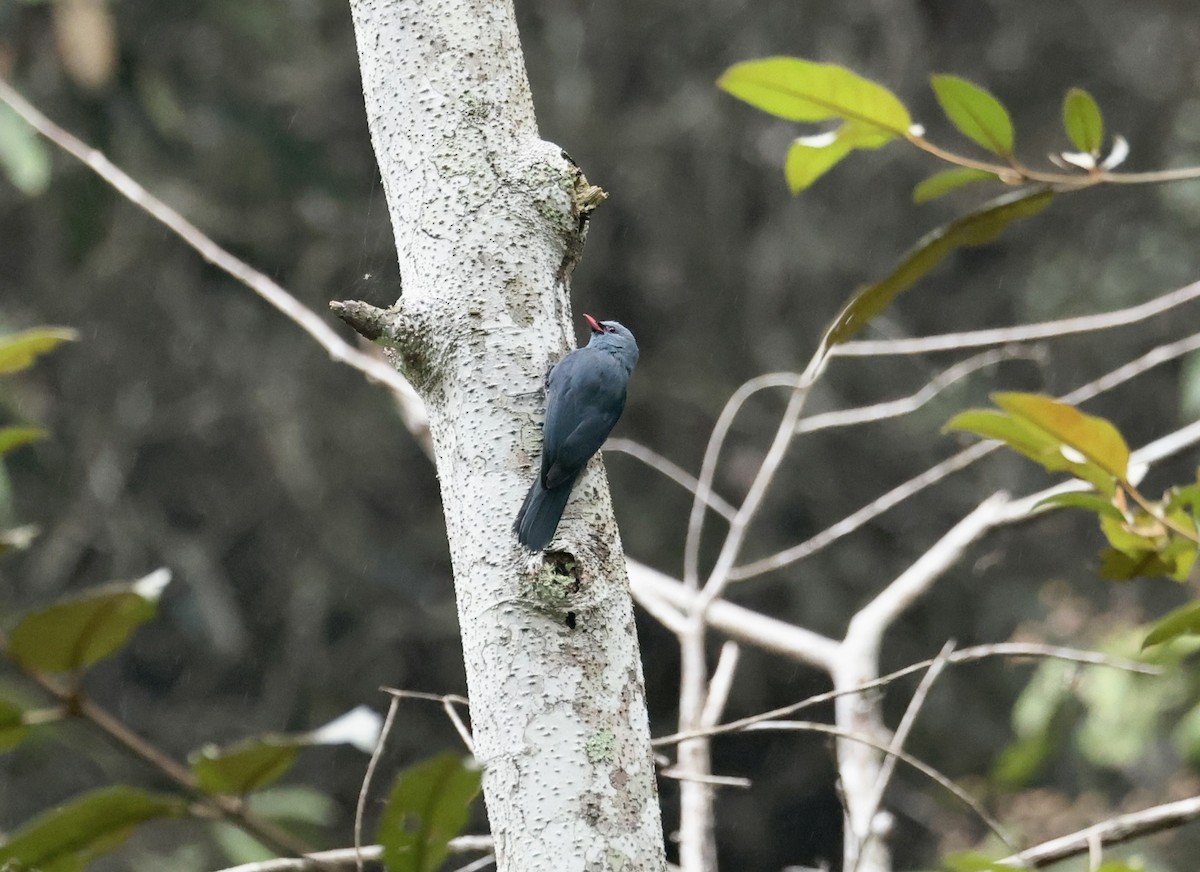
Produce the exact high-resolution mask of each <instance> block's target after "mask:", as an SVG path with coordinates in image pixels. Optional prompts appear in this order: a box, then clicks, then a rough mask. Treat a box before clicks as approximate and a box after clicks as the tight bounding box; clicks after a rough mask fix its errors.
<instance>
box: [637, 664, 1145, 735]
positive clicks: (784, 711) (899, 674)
mask: <svg viewBox="0 0 1200 872" xmlns="http://www.w3.org/2000/svg"><path fill="white" fill-rule="evenodd" d="M992 657H1010V658H1013V659H1026V658H1028V659H1033V660H1046V659H1049V660H1065V661H1067V662H1070V663H1081V664H1084V665H1086V666H1106V667H1108V668H1110V669H1122V670H1124V671H1126V672H1136V673H1140V674H1143V675H1160V674H1162V671H1163V670H1162V668H1161V667H1158V666H1153V665H1151V664H1148V663H1138V662H1137V661H1135V660H1125V659H1122V658H1119V657H1109V656H1108V655H1106V654H1100V653H1097V652H1095V651H1077V650H1075V649H1073V648H1061V647H1058V646H1056V645H1042V644H1037V643H1033V642H997V643H995V644H992V645H977V646H974V647H971V648H962V649H960V650H958V651H955V652H953V653H952V654H951V655H950V656H949V657H947V658H946V661H947V662H948V663H950V664H952V665H958V664H962V663H974V662H976V661H978V660H987V659H990V658H992ZM935 660H936V658H935V659H931V660H922V661H920V662H919V663H912V664H910V665H908V666H905V667H904V668H903V669H897V670H896V671H895V672H889V673H888V674H887V675H883V676H880V677H879V678H876V679H874V680H873V681H869V682H867V683H865V684H863V685H862V686H861V687H854V688H848V689H846V690H830V691H826V692H825V693H819V694H816V695H815V696H810V697H808V698H807V699H803V700H801V701H800V702H794V703H791V704H790V705H785V706H781V707H779V708H776V709H771V710H770V711H766V712H760V713H759V714H756V715H751V716H749V717H745V718H739V719H738V720H736V721H729V722H727V723H724V724H719V725H718V726H715V727H709V728H708V729H705V730H702V731H701V730H697V731H695V732H693V733H672V734H670V735H667V736H660V737H659V738H657V739H655V740H654V741H653V743H652V744H653V745H654V746H655V747H656V748H657V747H665V746H668V745H674V744H676V743H678V742H682V741H683V740H684V739H690V738H696V737H697V736H698V735H705V736H722V735H727V734H729V733H737V732H741V731H742V730H745V729H746V728H747V727H749V726H751V725H752V724H758V723H763V722H764V721H771V720H775V719H777V718H785V717H787V716H789V715H793V714H795V713H796V712H798V711H802V710H803V709H806V708H811V707H813V706H815V705H820V704H821V703H825V702H830V701H831V700H835V699H837V698H838V697H841V696H846V695H848V694H859V693H865V692H866V691H870V690H875V689H877V688H880V687H885V686H886V685H888V684H891V683H892V682H894V681H896V680H898V679H900V678H904V677H905V676H908V675H912V674H913V673H915V672H921V671H923V670H927V669H928V668H929V667H930V666H932V665H933V664H934V662H935Z"/></svg>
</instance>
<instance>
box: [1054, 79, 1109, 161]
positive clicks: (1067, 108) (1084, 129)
mask: <svg viewBox="0 0 1200 872" xmlns="http://www.w3.org/2000/svg"><path fill="white" fill-rule="evenodd" d="M1063 127H1065V128H1066V129H1067V136H1068V137H1070V139H1071V143H1072V144H1073V145H1074V146H1075V147H1076V148H1077V149H1079V150H1080V151H1083V152H1087V153H1088V154H1091V155H1094V156H1099V154H1100V149H1101V148H1102V147H1103V145H1104V117H1103V116H1102V115H1101V114H1100V107H1099V106H1097V105H1096V101H1095V100H1093V99H1092V95H1091V94H1089V93H1088V92H1087V91H1085V90H1083V88H1072V89H1071V90H1069V91H1067V96H1066V97H1065V98H1064V99H1063Z"/></svg>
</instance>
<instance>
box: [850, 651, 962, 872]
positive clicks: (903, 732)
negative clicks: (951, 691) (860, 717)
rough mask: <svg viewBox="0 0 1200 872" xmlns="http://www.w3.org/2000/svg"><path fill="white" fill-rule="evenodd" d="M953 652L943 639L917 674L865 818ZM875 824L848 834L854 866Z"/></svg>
mask: <svg viewBox="0 0 1200 872" xmlns="http://www.w3.org/2000/svg"><path fill="white" fill-rule="evenodd" d="M953 653H954V642H953V641H950V642H947V643H946V644H945V645H944V646H942V650H941V651H940V652H938V656H937V657H935V658H934V660H933V663H931V664H930V666H929V669H927V670H926V671H925V674H924V675H923V676H921V681H920V683H919V684H918V685H917V689H916V690H915V691H913V695H912V698H911V699H910V700H909V701H908V707H907V708H905V710H904V717H902V718H901V719H900V724H899V726H897V727H896V732H895V733H893V734H892V739H891V741H890V742H888V750H887V753H886V754H885V755H884V759H883V766H882V768H881V769H880V770H879V778H878V780H877V781H876V782H875V786H874V788H873V789H872V792H871V797H870V799H869V800H868V802H867V804H866V809H867V811H866V813H865V814H864V817H865V819H866V820H873V819H874V818H875V815H876V814H877V813H878V811H879V809H880V807H881V806H882V805H883V797H884V794H886V793H887V786H888V782H890V781H891V780H892V774H893V773H894V772H895V771H896V761H897V760H899V759H900V758H899V757H897V756H896V752H898V751H901V750H903V748H904V743H905V742H907V741H908V736H909V733H911V732H912V728H913V724H915V723H916V721H917V715H918V714H920V712H921V708H922V707H923V706H924V705H925V700H926V699H927V698H928V696H929V691H930V688H932V687H933V684H934V682H935V681H937V679H938V676H940V675H941V674H942V670H943V669H945V668H946V664H947V663H949V662H950V655H951V654H953ZM875 833H876V829H875V827H868V828H867V831H866V832H865V833H858V834H852V835H856V836H857V838H858V839H859V840H860V844H859V847H858V850H857V851H856V853H855V855H854V868H855V869H857V868H858V862H859V860H861V859H862V857H863V855H864V854H865V853H866V850H867V845H868V843H869V842H870V841H871V838H872V837H873V836H874V835H875Z"/></svg>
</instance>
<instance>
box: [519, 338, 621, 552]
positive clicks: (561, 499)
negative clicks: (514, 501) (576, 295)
mask: <svg viewBox="0 0 1200 872" xmlns="http://www.w3.org/2000/svg"><path fill="white" fill-rule="evenodd" d="M583 317H584V318H586V319H587V322H588V326H590V327H591V328H592V338H591V340H590V341H589V342H588V344H587V346H586V347H584V348H577V349H576V350H574V351H572V352H570V353H569V354H567V356H566V357H564V358H563V359H562V360H560V361H559V362H558V363H556V364H555V365H554V368H553V369H551V370H550V376H549V378H547V379H546V423H545V426H544V427H543V428H542V434H543V439H542V470H541V473H540V474H539V475H538V477H537V480H536V481H534V483H533V485H532V486H531V487H530V488H529V493H528V494H526V496H525V502H524V503H522V505H521V511H520V512H519V513H518V514H517V522H516V524H515V525H514V529H515V530H516V532H517V540H518V541H520V543H521V544H522V545H524V546H525V547H526V548H528V549H530V550H531V551H544V550H545V549H546V546H547V545H549V544H550V540H551V539H552V538H553V537H554V531H555V530H557V529H558V522H559V519H560V518H562V513H563V509H564V508H566V505H567V499H568V498H569V497H570V496H571V489H572V488H573V487H574V486H575V480H576V479H577V478H579V473H580V472H582V471H583V468H584V467H585V466H586V465H587V462H588V460H590V459H591V456H592V455H593V454H595V453H596V452H597V451H599V450H600V446H601V445H603V444H604V440H605V439H607V438H608V434H609V432H610V431H611V430H612V428H613V425H615V424H616V423H617V419H618V418H620V417H621V412H622V411H623V410H624V409H625V386H626V385H627V384H628V383H629V374H630V373H631V372H633V367H634V366H635V365H636V364H637V360H638V347H637V342H636V341H634V338H633V334H632V333H630V332H629V331H628V330H626V329H625V328H624V327H623V326H622V325H621V324H618V323H617V322H616V321H597V320H596V319H595V318H593V317H592V316H591V315H584V316H583Z"/></svg>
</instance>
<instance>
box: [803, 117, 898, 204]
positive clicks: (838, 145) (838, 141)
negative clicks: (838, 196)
mask: <svg viewBox="0 0 1200 872" xmlns="http://www.w3.org/2000/svg"><path fill="white" fill-rule="evenodd" d="M892 138H893V137H892V136H891V135H890V134H887V133H880V132H879V129H878V128H874V127H867V126H865V125H862V124H859V123H858V122H854V121H847V122H846V123H845V124H843V125H842V126H841V127H839V128H838V129H837V130H833V131H830V132H829V133H822V134H818V135H816V136H802V137H799V138H798V139H796V140H794V141H793V142H792V147H791V148H790V149H788V155H787V161H786V162H785V163H784V168H783V171H784V175H785V176H786V178H787V183H788V187H789V188H790V189H791V191H792V193H793V194H799V193H800V192H801V191H803V190H805V189H806V188H808V187H810V186H811V185H812V184H813V182H815V181H816V180H817V179H819V178H820V177H821V176H823V175H825V173H827V172H829V170H831V169H833V167H834V166H835V165H837V163H838V161H840V160H841V159H842V158H844V157H845V156H846V155H848V154H850V152H852V151H854V150H855V149H860V148H861V149H876V148H879V147H880V146H882V145H885V144H886V143H888V142H890V141H891V139H892Z"/></svg>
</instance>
